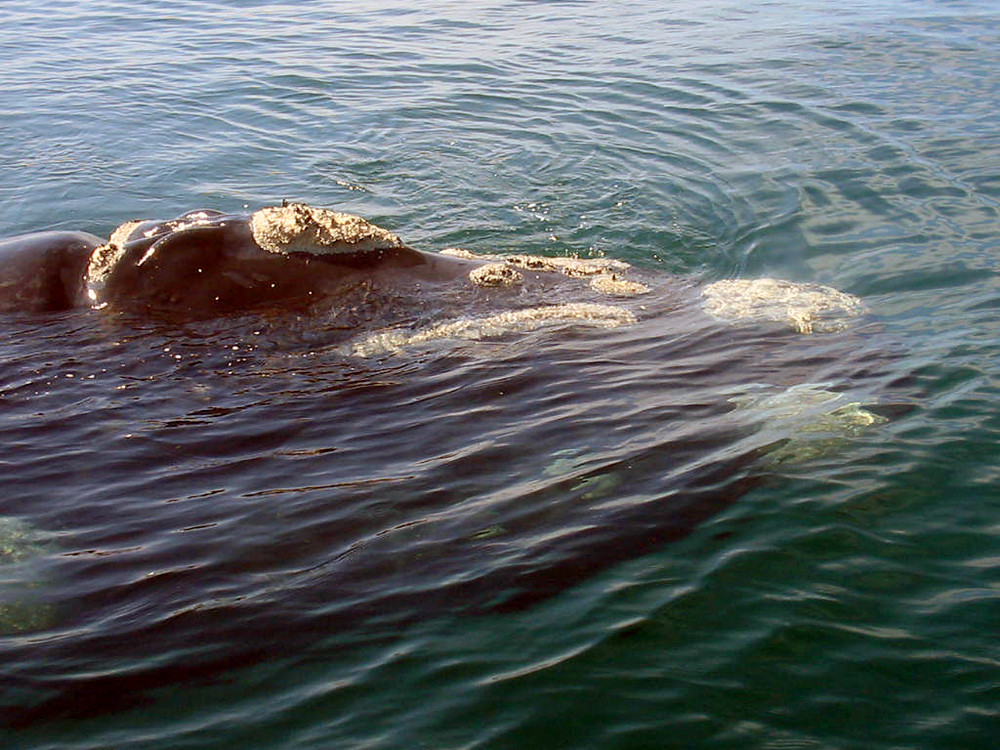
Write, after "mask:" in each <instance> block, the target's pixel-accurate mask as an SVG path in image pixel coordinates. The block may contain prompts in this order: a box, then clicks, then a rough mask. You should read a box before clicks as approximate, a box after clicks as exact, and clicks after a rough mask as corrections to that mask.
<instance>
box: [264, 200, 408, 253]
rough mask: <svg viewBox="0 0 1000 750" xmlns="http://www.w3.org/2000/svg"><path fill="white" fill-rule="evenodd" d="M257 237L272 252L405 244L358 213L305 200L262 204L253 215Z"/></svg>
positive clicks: (373, 248)
mask: <svg viewBox="0 0 1000 750" xmlns="http://www.w3.org/2000/svg"><path fill="white" fill-rule="evenodd" d="M250 229H251V231H252V232H253V238H254V241H255V242H256V243H257V244H258V245H260V247H262V248H263V249H264V250H267V251H269V252H272V253H297V252H298V253H311V254H313V255H328V254H334V253H364V252H372V251H376V250H388V249H391V248H399V247H404V245H403V241H402V240H400V239H399V237H397V236H396V235H394V234H393V233H392V232H389V231H387V230H385V229H382V228H381V227H377V226H375V225H374V224H372V223H371V222H369V221H366V220H365V219H362V218H361V217H360V216H355V215H354V214H345V213H340V212H339V211H329V210H327V209H325V208H313V207H312V206H307V205H305V204H304V203H291V204H289V205H287V206H273V207H271V208H262V209H261V210H259V211H256V212H255V213H254V214H253V216H252V217H250Z"/></svg>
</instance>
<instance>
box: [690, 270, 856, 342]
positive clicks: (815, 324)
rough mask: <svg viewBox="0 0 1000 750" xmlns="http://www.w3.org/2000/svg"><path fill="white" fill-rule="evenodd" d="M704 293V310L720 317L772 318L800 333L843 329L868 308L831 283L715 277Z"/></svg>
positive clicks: (734, 318) (754, 319) (750, 319)
mask: <svg viewBox="0 0 1000 750" xmlns="http://www.w3.org/2000/svg"><path fill="white" fill-rule="evenodd" d="M702 296H703V297H704V300H705V301H704V310H705V312H707V313H708V314H710V315H713V316H714V317H716V318H719V319H721V320H724V321H727V322H730V323H736V322H742V321H751V322H752V321H773V322H776V323H783V324H785V325H788V326H790V327H791V328H794V329H795V330H796V331H798V332H799V333H814V332H818V331H839V330H843V329H844V328H846V327H847V325H848V321H849V320H850V319H852V318H856V317H858V316H860V315H861V314H863V313H864V311H865V305H864V303H863V302H862V301H861V300H860V299H858V298H857V297H853V296H851V295H850V294H845V293H844V292H840V291H837V290H836V289H834V288H832V287H828V286H822V285H820V284H796V283H794V282H791V281H782V280H780V279H732V280H727V281H716V282H715V283H714V284H709V285H708V286H706V287H705V288H704V289H703V290H702Z"/></svg>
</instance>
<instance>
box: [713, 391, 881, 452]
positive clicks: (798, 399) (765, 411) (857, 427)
mask: <svg viewBox="0 0 1000 750" xmlns="http://www.w3.org/2000/svg"><path fill="white" fill-rule="evenodd" d="M729 401H730V402H731V403H732V404H734V405H735V406H736V410H737V412H738V413H740V414H743V415H745V416H749V417H751V418H752V419H753V420H754V421H755V422H759V423H760V429H759V431H758V433H757V434H756V435H755V437H754V438H753V439H754V441H755V442H760V443H761V444H762V445H764V446H768V448H767V452H768V462H769V463H770V464H772V465H774V464H779V463H799V462H802V461H806V460H809V459H812V458H817V457H819V456H823V455H826V454H828V453H830V452H832V451H834V450H836V449H838V448H840V447H842V446H843V445H844V444H845V443H846V441H847V440H848V439H849V438H851V437H856V436H859V435H861V434H862V433H863V432H864V431H865V430H866V429H868V428H870V427H873V426H874V425H878V424H882V423H884V422H886V421H887V420H886V418H885V417H883V416H880V415H878V414H875V413H874V412H872V411H869V410H868V409H866V408H864V406H863V405H862V403H861V402H860V401H853V400H851V399H850V397H849V396H847V395H845V394H843V393H838V392H837V391H832V390H830V384H828V383H803V384H801V385H796V386H792V387H790V388H786V389H784V390H780V391H775V390H774V389H773V388H770V387H766V386H761V387H760V388H759V389H758V390H756V391H753V392H750V393H746V394H741V395H739V396H734V397H733V398H731V399H729Z"/></svg>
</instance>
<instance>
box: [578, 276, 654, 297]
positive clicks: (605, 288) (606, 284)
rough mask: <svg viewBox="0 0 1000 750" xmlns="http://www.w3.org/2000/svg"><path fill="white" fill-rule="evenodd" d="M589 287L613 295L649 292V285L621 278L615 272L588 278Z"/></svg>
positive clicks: (622, 295) (629, 295)
mask: <svg viewBox="0 0 1000 750" xmlns="http://www.w3.org/2000/svg"><path fill="white" fill-rule="evenodd" d="M590 288H591V289H593V290H594V291H595V292H600V293H601V294H611V295H614V296H615V297H635V296H637V295H640V294H646V293H648V292H649V287H648V286H646V285H645V284H640V283H639V282H638V281H629V280H628V279H623V278H622V277H621V276H619V275H618V274H616V273H602V274H601V275H599V276H594V277H593V278H592V279H591V280H590Z"/></svg>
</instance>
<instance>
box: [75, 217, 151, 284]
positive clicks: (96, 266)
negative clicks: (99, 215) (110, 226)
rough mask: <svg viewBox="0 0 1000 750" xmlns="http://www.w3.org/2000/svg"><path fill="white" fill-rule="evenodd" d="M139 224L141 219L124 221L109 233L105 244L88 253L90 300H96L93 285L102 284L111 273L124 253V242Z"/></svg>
mask: <svg viewBox="0 0 1000 750" xmlns="http://www.w3.org/2000/svg"><path fill="white" fill-rule="evenodd" d="M140 224H142V222H141V221H126V222H125V223H124V224H122V225H121V226H119V227H118V228H117V229H115V231H113V232H112V233H111V238H110V239H109V240H108V242H107V244H105V245H101V246H100V247H99V248H97V249H96V250H94V252H93V253H91V254H90V260H89V261H88V263H87V287H88V288H87V296H88V298H89V299H90V301H91V302H97V301H98V300H97V292H96V291H95V289H94V286H93V285H95V284H97V285H100V284H103V283H104V282H105V280H107V278H108V276H110V275H111V271H112V270H113V269H114V267H115V266H116V265H117V264H118V261H120V260H121V258H122V256H123V255H124V254H125V243H126V242H127V241H128V238H129V237H130V236H131V235H132V232H133V230H135V228H136V227H137V226H139V225H140Z"/></svg>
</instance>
